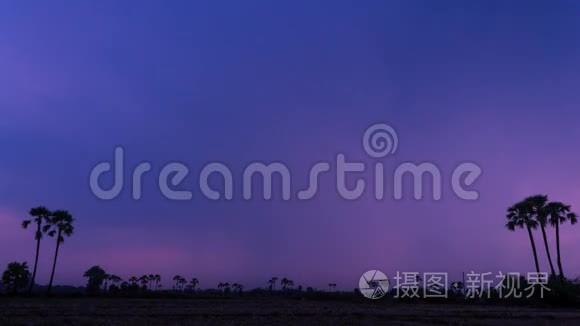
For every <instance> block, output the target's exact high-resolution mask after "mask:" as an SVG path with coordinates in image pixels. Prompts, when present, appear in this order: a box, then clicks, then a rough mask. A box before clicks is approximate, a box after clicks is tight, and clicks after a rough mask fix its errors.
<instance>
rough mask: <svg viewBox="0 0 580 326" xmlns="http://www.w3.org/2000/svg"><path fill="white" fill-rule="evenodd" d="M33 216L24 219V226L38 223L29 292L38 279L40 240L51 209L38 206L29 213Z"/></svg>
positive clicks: (25, 227)
mask: <svg viewBox="0 0 580 326" xmlns="http://www.w3.org/2000/svg"><path fill="white" fill-rule="evenodd" d="M28 214H29V215H30V216H32V217H33V218H32V219H30V220H24V221H22V227H23V228H24V229H27V228H28V226H29V225H30V224H32V223H34V224H36V232H35V233H34V239H36V257H35V258H34V268H33V269H32V278H31V279H30V286H29V287H28V294H30V293H32V287H33V286H34V281H35V280H36V269H37V267H38V255H39V253H40V240H41V239H42V227H43V224H44V223H46V222H48V221H49V218H50V211H49V210H48V209H46V207H44V206H38V207H35V208H32V209H31V210H30V212H29V213H28Z"/></svg>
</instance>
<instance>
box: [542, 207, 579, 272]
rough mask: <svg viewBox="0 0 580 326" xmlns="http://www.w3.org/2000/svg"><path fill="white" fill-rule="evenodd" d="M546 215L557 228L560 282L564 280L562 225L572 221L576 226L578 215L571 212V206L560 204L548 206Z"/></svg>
mask: <svg viewBox="0 0 580 326" xmlns="http://www.w3.org/2000/svg"><path fill="white" fill-rule="evenodd" d="M546 215H547V216H549V220H548V221H549V223H550V225H552V226H554V227H555V228H556V251H557V255H558V257H557V263H558V270H559V272H560V273H559V277H560V280H564V270H563V269H562V261H561V255H560V224H564V223H565V222H566V221H570V224H572V225H574V224H576V223H577V222H578V215H577V214H576V213H574V212H572V211H571V209H570V205H566V204H563V203H560V202H551V203H548V205H546Z"/></svg>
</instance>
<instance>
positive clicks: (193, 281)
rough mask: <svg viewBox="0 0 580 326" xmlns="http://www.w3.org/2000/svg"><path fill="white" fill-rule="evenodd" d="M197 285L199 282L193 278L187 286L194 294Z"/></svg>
mask: <svg viewBox="0 0 580 326" xmlns="http://www.w3.org/2000/svg"><path fill="white" fill-rule="evenodd" d="M198 284H199V281H198V280H197V278H195V277H194V278H192V279H191V282H189V285H190V286H191V289H192V290H193V292H195V288H196V287H197V285H198Z"/></svg>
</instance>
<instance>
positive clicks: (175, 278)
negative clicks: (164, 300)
mask: <svg viewBox="0 0 580 326" xmlns="http://www.w3.org/2000/svg"><path fill="white" fill-rule="evenodd" d="M184 280H185V278H183V276H181V275H175V276H173V289H174V290H179V287H180V286H181V284H182V281H184Z"/></svg>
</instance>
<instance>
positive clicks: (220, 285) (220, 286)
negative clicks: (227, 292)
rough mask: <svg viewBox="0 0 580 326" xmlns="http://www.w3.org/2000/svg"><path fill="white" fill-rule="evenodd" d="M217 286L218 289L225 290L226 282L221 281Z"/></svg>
mask: <svg viewBox="0 0 580 326" xmlns="http://www.w3.org/2000/svg"><path fill="white" fill-rule="evenodd" d="M217 288H218V290H220V291H222V290H223V288H224V283H221V282H220V283H218V286H217Z"/></svg>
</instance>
